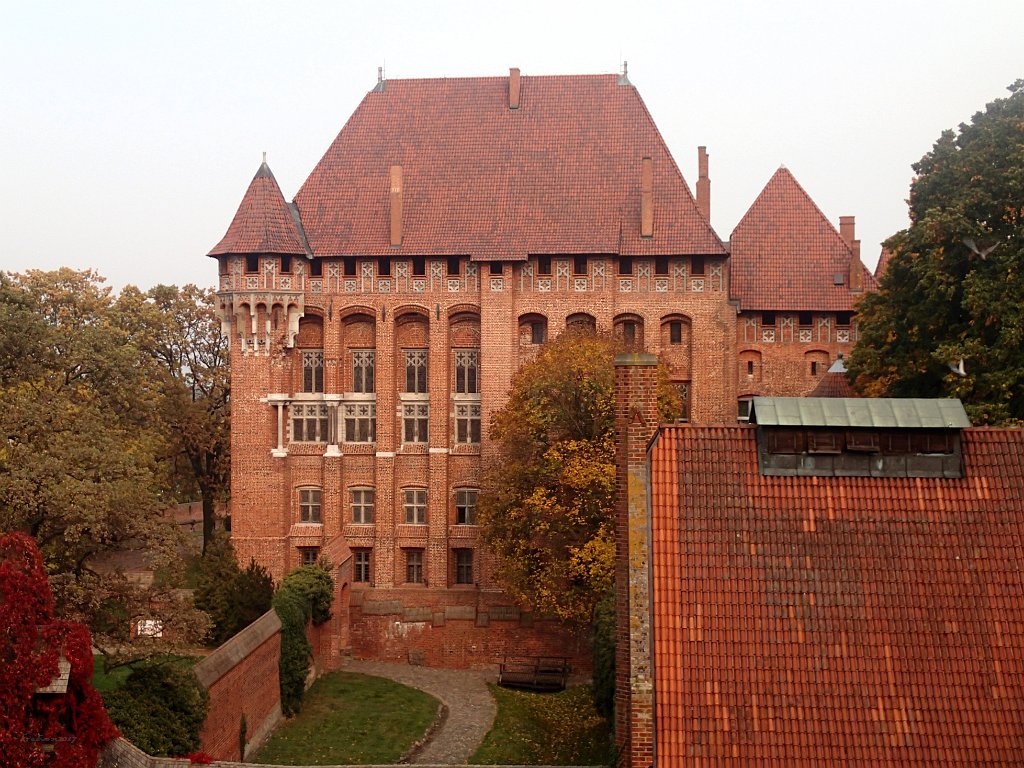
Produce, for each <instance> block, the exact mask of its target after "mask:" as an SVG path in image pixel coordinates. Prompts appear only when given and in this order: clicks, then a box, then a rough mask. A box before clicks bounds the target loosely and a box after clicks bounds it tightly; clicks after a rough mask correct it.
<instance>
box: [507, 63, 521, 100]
mask: <svg viewBox="0 0 1024 768" xmlns="http://www.w3.org/2000/svg"><path fill="white" fill-rule="evenodd" d="M520 85H521V84H520V82H519V67H511V68H510V69H509V71H508V108H509V109H519V88H520Z"/></svg>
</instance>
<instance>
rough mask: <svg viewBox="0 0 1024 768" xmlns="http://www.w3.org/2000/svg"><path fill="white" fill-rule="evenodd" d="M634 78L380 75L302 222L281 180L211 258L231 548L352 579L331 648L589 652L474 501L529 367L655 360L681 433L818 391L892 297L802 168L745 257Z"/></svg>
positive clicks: (463, 657)
mask: <svg viewBox="0 0 1024 768" xmlns="http://www.w3.org/2000/svg"><path fill="white" fill-rule="evenodd" d="M698 161H699V176H698V179H697V183H696V196H694V195H693V194H692V193H691V191H690V187H689V186H688V185H687V183H686V181H685V180H684V179H683V176H682V174H681V173H680V171H679V168H678V167H677V166H676V164H675V161H674V160H673V158H672V156H671V154H670V153H669V150H668V147H667V146H666V145H665V142H664V140H663V139H662V137H661V135H660V134H659V132H658V129H657V127H656V126H655V124H654V122H653V121H652V119H651V117H650V115H649V113H648V112H647V109H646V107H645V106H644V103H643V101H642V100H641V98H640V96H639V94H638V93H637V91H636V89H635V88H634V87H633V86H632V84H631V83H630V82H629V80H628V79H627V78H626V77H625V75H599V76H571V77H525V76H521V75H520V73H519V70H517V69H513V70H511V72H510V73H509V76H508V77H491V78H457V79H439V80H391V81H386V80H383V79H381V80H379V82H378V84H377V86H376V87H375V88H374V89H373V90H372V91H371V92H370V93H368V94H367V95H366V97H365V98H364V99H363V101H362V103H361V104H360V105H359V107H358V108H357V109H356V111H355V113H354V114H353V115H352V117H351V118H350V119H349V120H348V122H347V123H346V125H345V126H344V128H343V129H342V130H341V133H340V134H339V135H338V137H337V138H336V139H335V141H334V142H333V144H331V146H330V147H329V148H328V149H327V152H326V153H325V154H324V156H323V158H322V159H321V161H320V162H319V164H318V165H317V166H316V167H315V168H314V169H313V172H312V173H311V174H310V176H309V178H308V179H307V180H306V182H305V183H304V184H303V185H302V187H301V188H300V189H299V191H298V193H297V194H296V195H295V198H294V201H293V202H291V203H288V202H287V201H286V200H285V198H284V196H283V195H282V193H281V190H280V188H279V187H278V185H277V182H276V181H275V179H274V176H273V174H272V173H271V171H270V169H269V167H268V166H267V164H266V163H265V162H264V164H263V165H262V166H261V167H260V168H259V170H258V172H257V173H256V176H255V178H253V180H252V183H251V184H250V186H249V188H248V190H247V191H246V193H245V196H244V197H243V199H242V202H241V204H240V206H239V208H238V212H237V213H236V214H235V217H234V219H233V220H232V222H231V224H230V226H229V228H228V230H227V233H226V234H225V236H224V238H223V239H222V240H221V241H220V242H219V243H218V244H217V245H216V246H215V247H214V248H213V249H212V250H211V251H210V254H209V255H210V256H213V257H216V259H217V261H218V264H219V272H220V277H219V295H220V303H221V312H222V317H223V320H224V323H225V328H226V329H227V330H228V332H229V334H230V338H231V371H232V414H231V417H232V438H231V439H232V445H231V451H232V481H231V512H232V529H233V530H232V538H233V541H234V544H235V547H236V550H237V553H238V556H239V558H240V560H242V562H248V560H249V558H250V557H254V558H256V560H257V561H258V562H261V563H263V564H264V565H266V566H267V567H268V568H269V569H270V571H271V573H272V574H273V575H274V577H275V578H278V579H279V578H281V576H282V575H283V574H284V573H286V572H288V571H289V570H291V569H293V568H295V567H297V566H298V565H301V564H302V563H304V562H312V561H314V560H316V558H317V557H319V556H321V555H324V554H326V555H327V556H328V557H329V558H330V559H331V561H332V562H333V563H334V564H335V565H336V566H337V567H338V576H339V580H340V587H339V603H338V605H339V606H340V607H341V610H340V611H339V616H338V617H337V618H336V620H335V625H334V630H333V633H334V639H333V646H332V653H333V654H334V656H335V657H336V656H337V655H338V654H340V653H342V652H345V651H347V650H349V649H350V650H351V651H352V652H353V653H354V654H356V655H358V656H368V657H377V658H384V659H393V660H410V661H414V662H419V663H428V664H436V665H450V666H473V665H478V664H488V663H493V662H495V661H499V660H500V659H501V658H502V657H503V656H505V655H513V654H516V655H521V654H528V653H535V654H557V655H568V656H578V655H580V654H582V653H583V651H584V650H585V649H584V647H583V646H582V645H580V641H579V639H578V638H573V637H570V636H568V635H566V634H565V633H564V632H563V631H562V630H561V628H560V627H559V626H558V625H557V624H555V623H553V622H549V621H545V620H543V619H541V618H538V617H534V616H532V614H531V613H530V612H529V611H527V610H525V609H523V608H522V607H520V606H517V605H514V604H512V603H511V602H510V601H509V599H508V598H507V597H505V596H504V595H503V593H502V592H501V591H500V589H499V588H498V586H497V583H496V581H495V578H494V569H495V563H494V562H493V560H492V558H491V557H489V556H488V553H487V552H486V551H485V550H484V549H483V548H482V546H481V541H480V534H479V531H478V529H477V527H476V525H475V505H476V499H477V493H478V491H479V488H480V483H481V476H482V472H483V468H484V467H485V466H486V465H487V463H488V462H490V461H493V460H494V459H495V455H494V449H493V446H492V445H491V444H490V443H489V441H488V437H487V424H488V423H489V420H490V417H491V414H492V413H493V412H494V411H495V409H497V408H499V407H500V406H501V405H502V403H503V402H504V400H505V397H506V393H507V391H508V388H509V384H510V381H511V379H512V376H513V374H514V373H515V371H516V370H517V368H518V366H519V365H520V364H521V363H522V362H523V361H524V360H526V359H529V358H530V356H532V355H533V354H535V352H536V350H537V349H538V346H539V345H540V344H543V343H544V341H545V340H546V339H548V338H553V337H554V336H557V335H558V334H559V333H561V332H562V331H563V330H565V329H566V328H567V327H569V326H573V325H585V326H590V327H594V328H597V329H603V330H610V331H613V332H614V333H615V334H617V335H619V336H620V337H622V338H623V340H624V341H625V342H627V343H628V344H630V345H632V346H634V347H635V348H637V349H645V350H647V351H648V352H651V353H654V354H657V355H658V356H660V358H661V359H662V360H663V361H664V362H665V363H666V364H667V365H668V366H669V368H670V369H671V375H672V378H673V381H674V382H675V383H676V385H677V386H678V387H679V389H680V392H681V394H682V395H683V409H682V412H681V413H680V414H679V418H680V420H686V421H691V422H694V423H700V424H727V423H730V422H731V423H735V422H736V421H737V419H738V418H739V419H741V420H742V419H744V418H745V417H746V415H747V412H748V407H749V400H750V398H751V397H752V396H754V395H803V394H807V393H808V392H810V391H811V390H812V389H813V388H814V387H815V386H816V385H817V384H818V382H819V380H820V379H821V378H822V377H823V376H824V375H825V373H826V370H827V369H828V368H829V366H830V364H831V363H832V362H834V361H835V360H836V358H837V357H838V356H839V355H840V354H841V353H843V352H846V351H848V350H849V349H850V348H851V347H852V345H853V343H854V342H855V341H856V335H857V326H856V319H855V315H854V308H855V303H856V301H857V299H858V297H859V296H860V295H861V294H862V293H863V292H865V291H870V290H873V289H874V288H875V285H876V283H875V279H874V276H873V275H872V274H871V273H870V272H868V271H867V270H866V269H865V268H864V267H863V265H862V263H861V261H860V254H859V243H858V241H856V239H855V233H854V225H853V218H852V217H844V218H843V219H841V221H840V227H839V229H838V230H837V229H836V228H835V227H833V225H832V224H830V223H829V221H828V220H827V218H826V217H825V216H824V215H823V214H822V213H821V211H820V210H819V209H818V208H817V207H816V205H815V204H814V202H813V201H812V200H811V198H810V197H809V196H808V195H807V193H806V192H804V190H803V189H802V188H801V187H800V185H799V184H798V183H797V181H796V180H795V179H794V178H793V176H792V175H791V174H790V173H789V171H787V170H786V169H785V168H780V169H779V171H778V172H777V173H776V174H775V175H774V176H773V177H772V179H771V180H770V181H769V182H768V184H767V186H766V187H765V189H764V191H763V192H762V193H761V195H760V196H759V197H758V198H757V200H756V201H755V202H754V204H753V205H752V206H751V208H750V210H749V211H748V213H747V214H746V216H745V217H744V218H743V219H742V220H741V222H740V223H739V224H738V225H737V227H736V229H735V230H734V232H733V233H732V236H731V239H730V240H729V242H723V241H722V240H721V239H720V238H719V236H718V235H717V234H716V233H715V232H714V230H713V229H712V228H711V226H710V224H709V220H710V205H711V201H710V181H709V177H708V156H707V153H706V152H705V150H704V148H703V147H701V148H700V150H699V154H698Z"/></svg>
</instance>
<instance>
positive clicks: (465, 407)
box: [455, 403, 480, 445]
mask: <svg viewBox="0 0 1024 768" xmlns="http://www.w3.org/2000/svg"><path fill="white" fill-rule="evenodd" d="M455 442H456V443H468V444H471V445H473V444H479V443H480V404H479V403H457V404H456V405H455Z"/></svg>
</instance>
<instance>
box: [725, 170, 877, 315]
mask: <svg viewBox="0 0 1024 768" xmlns="http://www.w3.org/2000/svg"><path fill="white" fill-rule="evenodd" d="M729 250H730V252H731V254H732V256H731V259H730V263H731V267H730V274H731V290H732V295H733V298H736V299H739V302H740V309H745V310H772V311H780V310H789V311H793V312H800V311H806V312H811V311H832V312H843V311H849V310H852V309H853V307H854V303H855V302H856V301H857V299H858V298H859V297H860V294H859V293H851V292H850V289H849V282H850V280H849V269H850V261H851V259H852V258H853V252H852V251H851V250H850V247H849V246H848V245H847V244H846V243H845V242H844V241H843V238H842V237H840V235H839V233H838V232H837V231H836V229H835V227H833V226H832V224H831V223H829V220H828V219H827V218H826V217H825V215H824V214H823V213H822V212H821V210H820V209H819V208H818V206H817V205H815V203H814V201H813V200H812V199H811V198H810V196H809V195H808V194H807V193H806V192H805V191H804V189H803V187H801V186H800V185H799V184H798V183H797V180H796V179H795V178H793V174H791V173H790V172H789V170H788V169H786V168H779V170H777V171H776V172H775V175H774V176H772V178H771V179H770V180H769V181H768V184H767V185H765V188H764V189H763V190H762V191H761V194H760V195H758V197H757V199H756V200H755V201H754V204H753V205H751V206H750V209H749V210H748V211H747V213H746V214H745V215H744V217H743V218H742V219H741V220H740V223H739V224H737V225H736V228H735V229H734V230H733V232H732V236H731V237H730V238H729ZM861 269H862V270H863V273H864V290H865V291H871V290H875V288H876V287H877V285H876V283H875V279H874V277H873V276H872V275H871V273H870V272H869V271H868V270H867V269H865V268H864V267H863V266H861ZM836 273H840V274H842V275H843V280H844V284H843V285H835V275H836Z"/></svg>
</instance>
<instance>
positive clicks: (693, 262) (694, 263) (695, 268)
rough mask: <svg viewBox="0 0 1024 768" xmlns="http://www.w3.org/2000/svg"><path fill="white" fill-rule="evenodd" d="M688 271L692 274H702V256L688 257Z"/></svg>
mask: <svg viewBox="0 0 1024 768" xmlns="http://www.w3.org/2000/svg"><path fill="white" fill-rule="evenodd" d="M690 273H691V274H694V275H703V274H704V257H703V256H691V257H690Z"/></svg>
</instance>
